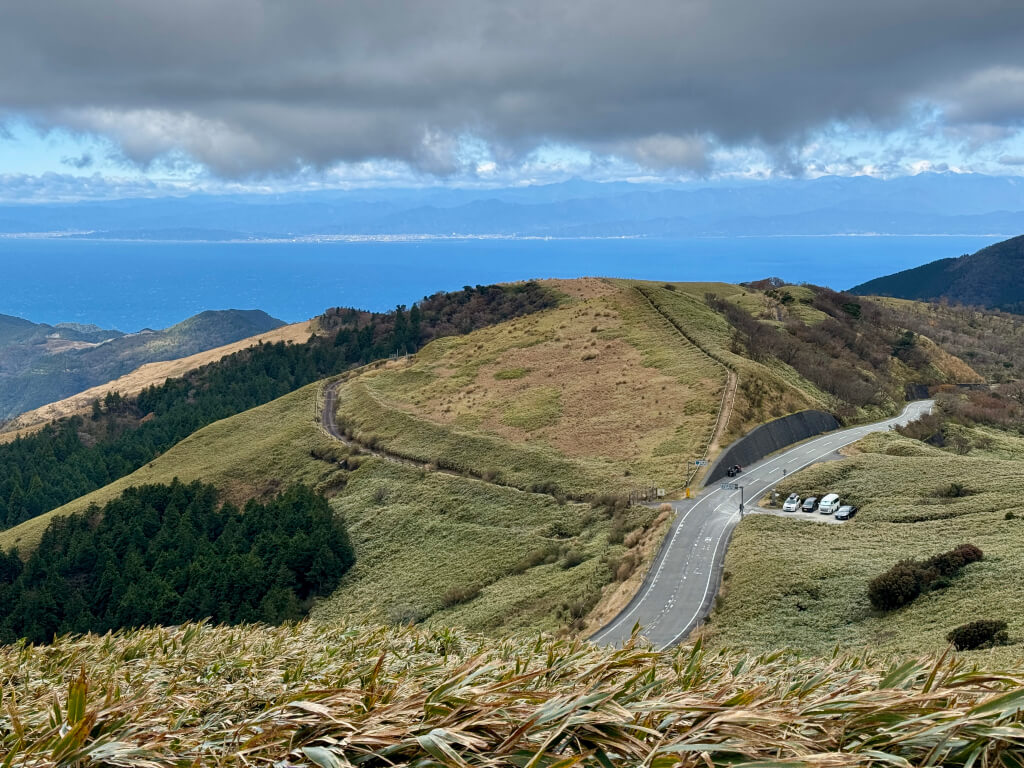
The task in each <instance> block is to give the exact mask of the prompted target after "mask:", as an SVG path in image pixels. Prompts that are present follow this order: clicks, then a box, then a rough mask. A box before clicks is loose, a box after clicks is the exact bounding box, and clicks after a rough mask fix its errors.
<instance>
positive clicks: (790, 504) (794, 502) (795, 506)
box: [782, 493, 803, 512]
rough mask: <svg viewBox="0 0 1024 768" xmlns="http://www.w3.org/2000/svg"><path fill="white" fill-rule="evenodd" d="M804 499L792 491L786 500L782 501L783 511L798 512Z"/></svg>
mask: <svg viewBox="0 0 1024 768" xmlns="http://www.w3.org/2000/svg"><path fill="white" fill-rule="evenodd" d="M801 501H803V499H801V498H800V497H799V496H798V495H797V494H795V493H791V494H789V496H787V497H786V500H785V501H784V502H782V511H783V512H796V511H798V510H799V509H800V502H801Z"/></svg>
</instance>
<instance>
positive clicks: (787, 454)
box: [590, 403, 931, 648]
mask: <svg viewBox="0 0 1024 768" xmlns="http://www.w3.org/2000/svg"><path fill="white" fill-rule="evenodd" d="M922 410H924V411H930V410H931V403H910V404H908V405H907V407H906V408H905V409H904V410H903V412H902V413H901V414H900V415H899V416H896V417H893V418H891V419H888V420H885V421H880V422H877V423H876V424H874V425H872V426H871V427H854V428H851V429H849V430H847V431H844V432H841V433H839V434H838V435H837V434H836V433H831V434H828V435H825V436H823V437H819V438H816V439H814V440H811V441H810V442H808V443H806V444H805V445H804V446H801V447H802V448H804V451H803V453H805V454H810V453H814V452H815V450H817V448H821V447H824V446H828V447H829V449H828V450H826V451H825V452H824V453H821V454H819V455H817V456H816V457H815V458H813V459H811V460H810V461H807V462H805V463H803V464H800V465H799V466H798V467H796V468H795V469H792V470H791V471H794V472H798V471H800V470H801V469H804V468H805V467H808V466H810V465H811V464H813V463H815V462H816V461H818V460H820V459H823V458H825V457H826V456H828V455H829V454H830V453H834V452H835V451H836V450H838V449H839V448H843V447H845V446H847V445H850V444H851V443H855V442H857V441H858V440H860V439H861V438H862V437H863V436H864V435H867V434H870V433H873V432H879V431H882V428H883V427H887V426H890V425H892V424H902V423H906V422H907V421H913V419H914V418H916V417H917V416H918V415H919V411H922ZM836 437H839V440H838V441H836V442H835V443H832V442H831V441H833V440H835V439H836ZM814 446H817V448H814ZM797 451H800V447H798V448H795V449H790V450H789V451H784V452H783V453H780V454H779V455H778V456H776V457H774V458H773V459H771V460H769V461H767V462H765V463H764V464H762V465H761V466H759V467H757V468H756V470H752V471H754V472H755V475H753V476H751V477H750V480H751V482H752V483H757V482H761V481H762V480H763V477H762V475H761V473H762V472H763V471H764V470H766V469H768V468H769V467H771V466H772V465H774V464H776V463H777V462H778V461H780V460H782V459H788V460H790V461H792V460H793V459H794V458H796V456H794V455H793V454H794V452H797ZM779 480H781V476H780V478H779V479H776V480H769V481H768V482H767V484H766V485H765V486H764V487H763V488H761V489H760V490H759V491H757V492H756V493H753V494H751V495H750V497H749V498H751V499H754V498H759V497H760V496H761V495H763V494H764V493H765V492H766V491H767V490H768V489H769V488H771V487H772V486H774V485H776V484H777V483H778V482H779ZM709 490H710V493H708V494H706V495H704V496H702V497H701V498H699V499H697V501H696V502H695V503H694V504H692V505H691V506H690V508H689V509H688V510H687V511H686V512H685V513H684V514H683V516H682V518H680V520H679V521H678V523H677V524H676V528H675V531H673V533H672V538H671V539H670V541H669V544H668V546H667V547H665V548H664V549H663V550H662V557H661V561H660V562H659V563H658V568H657V570H656V571H655V574H654V578H653V579H652V580H651V581H650V582H649V583H648V584H647V588H646V589H645V590H644V591H643V593H641V594H640V595H638V596H634V598H633V599H634V601H635V603H634V605H633V607H632V608H631V609H630V610H629V612H627V613H626V614H624V615H623V616H621V617H620V618H618V619H616V620H615V621H614V622H613V623H612V624H610V625H608V626H607V627H605V628H603V629H600V630H598V631H597V632H596V633H595V634H594V635H591V637H590V640H591V641H592V642H600V638H601V637H602V636H607V635H608V634H609V633H610V632H611V631H612V630H614V629H616V628H617V627H618V626H619V625H621V624H622V623H623V622H624V621H626V620H627V619H628V618H629V617H630V616H632V615H633V614H634V613H636V612H637V610H638V609H639V608H640V607H641V606H642V605H643V604H644V602H645V601H646V600H647V597H648V596H649V595H650V593H651V590H652V589H653V588H654V587H655V586H656V585H657V583H658V580H659V579H660V578H661V572H662V570H663V569H664V567H665V563H666V562H667V561H668V559H669V554H670V553H671V551H672V548H673V547H674V546H675V543H676V539H677V538H678V536H679V532H680V531H681V530H682V529H683V525H684V523H685V521H686V519H687V518H688V517H689V516H690V513H692V512H693V511H694V510H696V509H697V507H699V506H700V505H701V504H702V503H703V502H705V501H707V500H708V499H711V498H713V497H715V496H717V495H718V494H719V493H721V491H720V490H716V489H709ZM737 493H738V492H737V491H733V492H731V493H729V494H728V495H727V496H726V497H725V499H724V500H723V501H722V502H721V503H719V504H718V506H716V507H715V509H714V510H713V513H715V512H718V511H719V510H720V509H721V508H722V507H723V506H725V505H726V504H728V503H729V502H730V500H731V499H732V498H733V497H735V496H736V495H737ZM713 513H712V514H713ZM738 514H739V512H738V510H737V511H736V512H733V513H732V514H731V515H730V516H729V519H728V520H727V521H726V523H725V526H724V528H723V529H722V533H721V534H720V535H719V537H718V541H717V542H716V544H715V547H714V555H713V557H712V561H711V562H712V565H713V564H714V562H715V561H716V560H717V559H718V548H719V547H720V546H721V543H722V541H724V540H725V539H726V537H725V535H724V534H725V533H726V532H727V531H729V530H731V526H732V520H733V518H735V517H736V515H738ZM709 541H711V538H710V537H708V538H706V539H705V543H707V542H709ZM688 564H689V556H687V559H686V561H685V562H684V564H683V565H684V573H683V575H682V580H685V579H686V572H685V571H686V566H687V565H688ZM714 574H715V568H714V567H712V568H711V570H710V572H709V574H708V582H707V584H706V586H705V588H704V596H703V597H702V599H701V602H700V605H698V606H697V611H696V613H694V615H693V616H692V617H691V618H690V619H689V621H687V623H686V624H685V625H684V628H683V631H682V632H680V633H679V634H677V635H676V636H675V637H673V638H672V640H670V641H669V642H668V644H666V645H665V646H663V648H668V647H669V646H671V645H673V644H675V643H676V642H677V641H678V640H679V638H680V637H682V636H683V635H684V634H686V632H687V630H688V629H689V626H690V624H692V623H693V621H694V620H695V619H696V618H697V616H699V615H700V612H701V609H702V608H703V607H704V602H705V601H706V600H707V595H708V590H709V589H710V588H711V582H712V580H713V578H714ZM694 575H699V572H697V571H694ZM676 595H678V591H677V592H676ZM660 613H662V614H663V613H664V611H663V610H662V611H661V612H660ZM660 618H661V615H659V616H658V620H656V621H655V622H653V623H652V624H650V625H648V629H650V628H652V627H654V626H656V625H657V624H658V623H659V621H660Z"/></svg>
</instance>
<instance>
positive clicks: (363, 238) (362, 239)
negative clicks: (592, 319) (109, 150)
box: [0, 231, 1014, 245]
mask: <svg viewBox="0 0 1024 768" xmlns="http://www.w3.org/2000/svg"><path fill="white" fill-rule="evenodd" d="M1013 236H1014V235H1013V234H1012V233H1001V232H985V233H963V232H910V233H899V232H830V233H821V234H745V235H644V234H634V235H573V236H565V235H514V234H513V235H508V234H486V233H477V234H450V235H437V234H427V233H420V234H417V233H403V234H381V235H370V234H348V235H324V234H310V235H295V236H281V237H237V238H223V239H207V238H173V237H124V236H120V237H113V236H106V235H104V234H103V233H102V232H91V231H76V232H0V240H64V241H83V240H84V241H88V242H102V243H181V244H187V243H196V244H205V245H216V244H225V245H245V244H251V245H260V244H278V245H279V244H287V243H418V242H437V241H466V240H485V241H493V240H501V241H524V242H536V241H541V242H548V241H551V242H559V241H564V242H581V241H588V240H598V241H608V240H750V239H792V238H805V239H815V238H848V237H849V238H872V237H922V238H927V237H935V238H947V237H950V238H951V237H977V238H1008V237H1013Z"/></svg>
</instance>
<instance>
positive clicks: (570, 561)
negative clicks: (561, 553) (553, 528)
mask: <svg viewBox="0 0 1024 768" xmlns="http://www.w3.org/2000/svg"><path fill="white" fill-rule="evenodd" d="M583 559H584V558H583V553H582V552H580V551H579V550H578V549H570V550H569V551H568V552H566V553H565V560H563V561H562V568H563V569H565V570H569V569H570V568H575V567H576V566H577V565H579V564H580V563H582V562H583Z"/></svg>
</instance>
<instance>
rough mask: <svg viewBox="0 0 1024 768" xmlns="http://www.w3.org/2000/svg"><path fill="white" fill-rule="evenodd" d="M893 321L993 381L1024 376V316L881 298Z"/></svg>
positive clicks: (1004, 380)
mask: <svg viewBox="0 0 1024 768" xmlns="http://www.w3.org/2000/svg"><path fill="white" fill-rule="evenodd" d="M878 302H879V303H880V304H882V305H883V306H885V307H886V309H887V310H888V312H889V314H890V316H891V317H892V322H894V323H897V324H899V325H900V326H901V327H904V328H910V329H912V330H914V331H916V332H918V333H921V334H924V335H927V336H929V337H931V338H932V339H933V340H934V341H935V342H936V343H937V344H940V345H941V346H942V347H943V349H945V350H947V351H948V352H949V353H951V354H953V355H956V356H958V357H960V358H962V359H963V360H964V361H966V362H968V363H970V365H971V367H972V368H973V369H975V370H976V371H978V372H979V373H981V374H982V375H983V376H984V377H985V379H986V380H988V381H990V382H996V383H998V382H1006V381H1012V380H1014V379H1018V378H1020V377H1021V376H1022V375H1024V315H1018V314H1012V313H1009V312H996V311H980V310H977V309H971V308H969V307H964V306H954V305H951V304H948V303H925V302H921V301H908V300H906V299H891V298H883V299H878Z"/></svg>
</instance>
